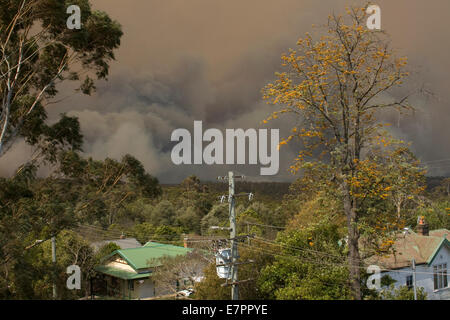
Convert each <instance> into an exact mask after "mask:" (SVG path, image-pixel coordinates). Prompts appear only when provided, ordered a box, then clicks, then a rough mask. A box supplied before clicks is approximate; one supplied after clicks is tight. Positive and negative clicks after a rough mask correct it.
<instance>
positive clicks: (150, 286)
mask: <svg viewBox="0 0 450 320" xmlns="http://www.w3.org/2000/svg"><path fill="white" fill-rule="evenodd" d="M190 251H192V249H190V248H185V247H180V246H174V245H170V244H163V243H157V242H147V243H146V244H145V245H144V246H142V247H139V248H128V249H121V250H116V251H114V252H112V253H111V254H110V255H108V256H106V257H105V258H104V259H103V260H102V264H101V265H99V266H97V267H96V268H95V270H96V271H97V273H98V274H99V276H100V277H99V278H100V279H101V280H102V281H103V284H104V286H105V291H106V294H107V295H109V296H115V297H120V298H127V299H144V298H150V297H154V296H155V295H156V294H157V293H158V288H155V285H154V283H153V281H152V272H153V270H154V268H156V267H158V266H160V265H161V263H160V262H159V259H161V258H163V257H167V256H168V257H176V256H179V255H186V254H187V253H188V252H190Z"/></svg>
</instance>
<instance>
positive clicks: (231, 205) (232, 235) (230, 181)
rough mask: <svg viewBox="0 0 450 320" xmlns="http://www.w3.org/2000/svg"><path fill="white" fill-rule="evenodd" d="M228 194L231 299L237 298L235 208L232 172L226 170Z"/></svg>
mask: <svg viewBox="0 0 450 320" xmlns="http://www.w3.org/2000/svg"><path fill="white" fill-rule="evenodd" d="M228 196H229V210H230V239H231V283H232V285H231V300H239V287H238V283H237V282H238V266H237V264H236V263H237V259H238V247H237V241H236V210H235V199H234V173H233V171H230V172H228Z"/></svg>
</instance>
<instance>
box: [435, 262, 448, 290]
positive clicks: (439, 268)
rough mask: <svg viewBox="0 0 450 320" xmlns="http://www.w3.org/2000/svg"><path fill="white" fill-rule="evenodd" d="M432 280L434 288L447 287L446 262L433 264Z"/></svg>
mask: <svg viewBox="0 0 450 320" xmlns="http://www.w3.org/2000/svg"><path fill="white" fill-rule="evenodd" d="M433 281H434V290H437V289H442V288H447V287H448V279H447V264H446V263H443V264H439V265H436V266H433Z"/></svg>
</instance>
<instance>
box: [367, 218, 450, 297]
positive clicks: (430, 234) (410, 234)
mask: <svg viewBox="0 0 450 320" xmlns="http://www.w3.org/2000/svg"><path fill="white" fill-rule="evenodd" d="M449 240H450V232H449V231H448V230H447V229H439V230H433V231H429V230H428V225H427V224H426V223H425V221H424V219H423V218H421V219H420V221H419V224H418V226H417V233H416V232H414V231H412V230H408V231H407V232H405V233H404V234H402V235H400V236H399V237H398V238H397V239H396V240H395V242H394V244H393V247H392V249H393V253H391V254H389V255H384V256H374V257H371V258H370V259H369V260H368V261H367V262H369V263H370V264H373V265H377V266H379V267H380V268H381V271H382V273H381V277H383V276H386V275H387V276H389V277H390V278H392V279H393V280H395V283H394V285H395V287H400V286H408V287H410V288H412V287H413V269H412V261H413V260H415V264H416V287H417V288H420V287H422V288H424V290H425V292H426V293H427V299H429V300H450V289H449V285H448V276H447V274H448V271H447V270H448V267H449V266H450V241H449Z"/></svg>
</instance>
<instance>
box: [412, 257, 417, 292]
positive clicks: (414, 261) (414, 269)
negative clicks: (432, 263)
mask: <svg viewBox="0 0 450 320" xmlns="http://www.w3.org/2000/svg"><path fill="white" fill-rule="evenodd" d="M412 269H413V287H414V300H417V288H416V260H414V259H413V260H412Z"/></svg>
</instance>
